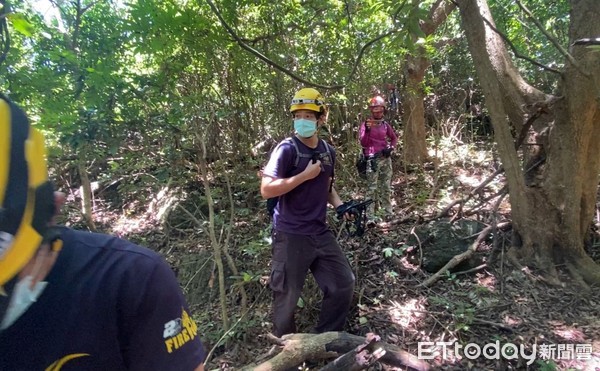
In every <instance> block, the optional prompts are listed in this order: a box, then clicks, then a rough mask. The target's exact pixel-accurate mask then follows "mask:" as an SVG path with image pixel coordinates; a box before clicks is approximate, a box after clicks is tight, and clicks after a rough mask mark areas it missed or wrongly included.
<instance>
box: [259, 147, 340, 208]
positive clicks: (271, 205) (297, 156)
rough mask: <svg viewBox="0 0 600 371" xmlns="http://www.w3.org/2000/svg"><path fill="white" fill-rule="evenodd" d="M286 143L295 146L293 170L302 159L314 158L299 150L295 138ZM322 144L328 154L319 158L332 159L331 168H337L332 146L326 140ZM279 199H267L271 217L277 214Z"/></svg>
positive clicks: (323, 154) (321, 154) (320, 154)
mask: <svg viewBox="0 0 600 371" xmlns="http://www.w3.org/2000/svg"><path fill="white" fill-rule="evenodd" d="M284 142H288V143H291V144H292V145H293V146H294V156H295V159H294V167H293V168H292V169H295V168H297V167H298V164H299V163H300V158H313V156H314V155H313V154H311V153H301V152H300V150H299V149H298V143H297V142H296V140H295V139H294V138H293V137H290V138H286V139H285V140H284ZM321 142H322V143H323V144H324V145H325V148H326V149H327V152H325V153H319V154H318V155H319V158H323V157H324V156H329V158H330V159H331V166H333V167H335V161H334V159H333V156H331V150H330V147H331V146H330V145H329V144H328V143H327V142H326V141H325V140H324V139H321ZM279 197H280V196H277V197H271V198H268V199H267V211H268V212H269V215H270V216H271V217H273V213H274V212H275V207H276V206H277V203H278V202H279Z"/></svg>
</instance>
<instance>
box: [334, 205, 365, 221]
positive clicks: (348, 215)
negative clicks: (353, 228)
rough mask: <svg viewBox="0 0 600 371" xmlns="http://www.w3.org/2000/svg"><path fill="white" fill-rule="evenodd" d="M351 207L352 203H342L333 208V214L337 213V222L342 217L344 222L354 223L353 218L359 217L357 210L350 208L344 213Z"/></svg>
mask: <svg viewBox="0 0 600 371" xmlns="http://www.w3.org/2000/svg"><path fill="white" fill-rule="evenodd" d="M351 205H352V201H348V202H344V203H343V204H341V205H339V206H338V207H336V208H335V212H336V213H337V217H338V220H339V219H341V218H342V217H343V219H344V220H348V221H354V219H355V218H358V217H359V216H360V214H359V213H358V210H356V209H354V208H351V209H350V210H348V211H345V210H346V209H348V207H349V206H351Z"/></svg>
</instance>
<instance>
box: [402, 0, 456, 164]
mask: <svg viewBox="0 0 600 371" xmlns="http://www.w3.org/2000/svg"><path fill="white" fill-rule="evenodd" d="M455 7H456V5H455V4H454V3H453V2H450V1H446V0H437V1H436V2H435V4H433V6H432V7H431V10H430V11H429V18H428V19H427V20H426V21H425V22H423V23H422V24H421V30H422V31H423V33H424V34H425V35H427V36H428V35H431V34H433V33H434V32H435V31H436V30H437V28H438V27H439V26H440V25H441V24H442V23H444V22H445V21H446V18H447V17H448V14H450V12H452V11H453V10H454V8H455ZM414 41H415V42H416V36H414ZM429 64H430V62H429V58H428V57H427V53H426V51H425V48H424V47H422V46H419V47H418V48H417V52H416V53H415V54H407V55H406V58H405V60H404V69H403V73H404V78H405V80H406V87H405V90H404V92H402V97H403V99H402V106H403V108H404V113H403V122H404V139H403V156H404V158H403V159H404V162H405V163H407V164H421V163H423V161H425V159H426V158H427V142H426V138H425V136H426V132H425V109H424V104H423V101H424V100H425V93H424V91H423V80H424V78H425V72H426V71H427V68H429Z"/></svg>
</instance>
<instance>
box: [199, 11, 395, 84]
mask: <svg viewBox="0 0 600 371" xmlns="http://www.w3.org/2000/svg"><path fill="white" fill-rule="evenodd" d="M206 2H207V3H208V5H209V6H210V8H211V9H212V11H213V13H214V14H215V15H216V16H217V18H218V19H219V21H220V22H221V24H222V25H223V27H224V28H225V30H226V31H227V33H229V35H230V36H231V37H233V38H234V40H235V41H236V42H237V43H238V45H239V46H240V47H241V48H242V49H245V50H246V51H248V52H250V54H252V55H254V56H256V57H257V58H258V59H260V60H261V61H263V62H265V63H266V64H268V65H269V66H271V67H273V68H275V69H277V70H279V71H281V72H283V73H285V74H286V75H288V76H290V77H291V78H293V79H294V80H296V81H298V82H301V83H303V84H306V85H309V86H314V87H317V88H322V89H327V90H329V89H332V90H337V89H342V88H344V87H345V86H346V85H348V83H349V82H350V80H351V79H352V76H354V74H355V73H356V70H357V69H358V65H359V64H360V61H361V59H362V56H363V54H364V53H365V50H366V49H367V48H368V47H369V46H371V45H373V44H374V43H376V42H377V41H379V40H381V39H383V38H385V37H387V36H390V35H392V34H394V33H395V32H398V30H397V29H392V30H391V31H388V32H385V33H383V34H381V35H379V36H377V37H375V38H374V39H373V40H371V41H369V42H368V43H366V44H365V45H364V46H363V47H362V48H361V50H360V52H359V53H358V57H357V58H356V60H355V61H354V65H353V66H352V71H351V72H350V74H349V75H348V77H347V78H346V79H345V82H344V83H343V84H338V85H322V84H318V83H315V82H312V81H309V80H307V79H305V78H303V77H301V76H298V75H296V74H295V73H294V72H292V71H290V70H289V69H287V68H285V67H283V66H281V65H279V64H277V63H276V62H274V61H272V60H271V59H270V58H269V57H267V56H265V55H264V54H262V53H261V52H259V51H258V50H256V49H254V48H253V47H251V46H250V45H248V44H246V43H245V42H244V41H243V40H242V39H241V38H240V37H239V36H238V35H237V33H236V32H235V30H234V29H233V28H232V27H231V26H230V25H229V24H228V23H227V22H226V21H225V19H224V18H223V16H222V15H221V12H219V10H218V9H217V7H216V6H215V4H214V3H213V2H212V0H206Z"/></svg>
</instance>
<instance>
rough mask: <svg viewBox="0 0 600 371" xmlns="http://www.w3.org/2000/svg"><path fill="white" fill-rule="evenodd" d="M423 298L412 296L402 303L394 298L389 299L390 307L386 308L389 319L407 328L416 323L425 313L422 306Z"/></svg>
mask: <svg viewBox="0 0 600 371" xmlns="http://www.w3.org/2000/svg"><path fill="white" fill-rule="evenodd" d="M425 300H426V299H425V298H423V297H421V298H419V299H416V298H412V299H409V300H407V301H405V302H404V303H399V302H397V301H395V300H392V301H390V303H391V308H390V309H389V310H388V314H389V316H390V320H391V321H392V322H393V323H395V324H397V325H399V326H401V327H402V328H405V329H407V328H409V327H410V326H411V325H416V324H417V323H418V322H419V321H420V320H421V319H422V318H424V317H425V315H426V310H425V306H424V304H423V303H424V302H425Z"/></svg>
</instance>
